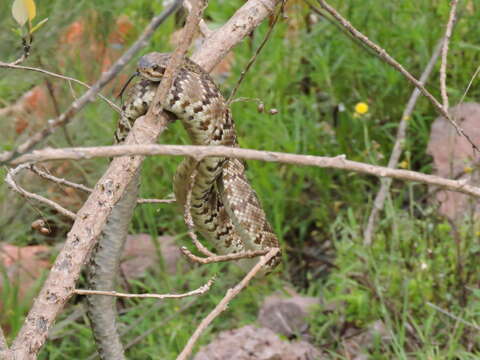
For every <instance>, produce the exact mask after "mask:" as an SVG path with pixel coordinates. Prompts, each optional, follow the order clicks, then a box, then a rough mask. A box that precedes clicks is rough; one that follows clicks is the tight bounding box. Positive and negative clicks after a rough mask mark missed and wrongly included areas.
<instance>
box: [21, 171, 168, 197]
mask: <svg viewBox="0 0 480 360" xmlns="http://www.w3.org/2000/svg"><path fill="white" fill-rule="evenodd" d="M29 169H30V170H31V171H32V172H34V173H35V174H37V175H38V176H40V177H42V178H44V179H45V180H49V181H51V182H54V183H56V184H59V185H65V186H68V187H71V188H73V189H76V190H80V191H83V192H86V193H91V192H92V191H93V189H92V188H89V187H88V186H85V185H82V184H78V183H75V182H73V181H69V180H66V179H63V178H59V177H56V176H54V175H52V174H49V173H47V172H45V171H43V170H40V169H39V168H38V167H36V166H34V165H33V164H31V165H30V167H29ZM174 202H175V199H143V198H140V199H138V200H137V203H138V204H172V203H174Z"/></svg>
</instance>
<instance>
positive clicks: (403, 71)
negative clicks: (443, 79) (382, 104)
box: [312, 0, 480, 151]
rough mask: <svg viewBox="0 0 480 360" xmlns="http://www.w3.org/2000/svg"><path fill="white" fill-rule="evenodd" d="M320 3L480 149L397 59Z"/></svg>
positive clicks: (330, 8)
mask: <svg viewBox="0 0 480 360" xmlns="http://www.w3.org/2000/svg"><path fill="white" fill-rule="evenodd" d="M317 1H318V2H319V3H320V6H321V7H323V8H324V9H325V10H326V11H327V12H328V13H329V14H330V15H332V16H333V17H334V18H335V19H336V20H337V21H338V22H339V23H340V24H341V25H342V26H343V27H344V28H345V29H347V30H348V32H349V33H350V34H351V35H352V36H353V37H354V38H356V39H358V40H360V41H361V42H363V43H364V44H365V45H366V46H368V47H369V48H370V49H372V50H373V51H374V53H375V54H376V55H377V56H378V57H379V58H380V59H382V60H383V61H384V62H386V63H387V64H389V65H390V66H392V67H393V68H394V69H396V70H397V71H399V72H400V73H401V74H402V75H403V76H404V77H405V78H406V79H407V80H408V81H409V82H411V83H412V84H413V85H415V86H416V87H417V88H418V89H419V90H420V91H421V93H422V94H423V95H424V96H425V97H426V98H427V99H428V100H429V101H430V102H431V103H432V105H433V106H434V107H435V109H436V110H437V111H438V112H439V113H440V114H441V115H442V116H444V117H445V118H446V119H447V120H448V121H449V122H450V123H451V124H452V125H453V127H454V128H455V130H456V131H457V132H458V133H459V134H460V135H462V136H464V137H465V139H467V141H468V142H469V143H470V145H472V147H473V148H474V149H475V150H477V151H480V149H479V148H478V147H477V145H475V144H474V143H473V141H472V140H471V139H470V137H469V136H468V135H467V134H466V133H465V131H464V130H463V129H462V128H461V127H460V126H459V125H458V124H457V123H456V122H455V120H454V119H452V117H451V116H450V114H449V113H448V112H447V111H445V109H444V108H443V106H442V104H440V102H439V101H438V100H437V99H436V98H435V97H434V96H433V95H432V94H431V93H430V92H429V91H428V90H427V89H426V88H425V87H424V86H423V85H422V84H421V83H420V81H418V80H417V79H416V78H415V77H414V76H413V75H412V74H410V73H409V72H408V71H407V70H406V69H405V68H404V67H403V66H402V65H401V64H400V63H399V62H398V61H396V60H395V59H394V58H393V57H392V56H390V55H389V54H388V53H387V51H386V50H385V49H383V48H381V47H380V46H378V45H377V44H375V43H374V42H372V41H371V40H370V39H369V38H368V37H367V36H365V35H364V34H362V33H361V32H360V31H358V30H357V29H356V28H355V27H354V26H353V25H352V24H351V23H350V22H349V21H348V20H347V19H345V18H344V17H343V16H342V15H340V14H339V13H338V12H337V10H335V9H334V8H333V7H331V6H330V5H329V4H328V3H327V2H326V1H325V0H317ZM312 9H313V10H314V11H316V12H318V13H320V14H321V12H320V11H319V10H318V9H316V8H315V7H313V6H312Z"/></svg>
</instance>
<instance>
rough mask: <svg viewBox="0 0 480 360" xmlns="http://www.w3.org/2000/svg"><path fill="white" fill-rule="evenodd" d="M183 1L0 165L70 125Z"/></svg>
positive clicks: (0, 159)
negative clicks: (86, 89)
mask: <svg viewBox="0 0 480 360" xmlns="http://www.w3.org/2000/svg"><path fill="white" fill-rule="evenodd" d="M181 2H182V0H176V1H175V2H174V3H173V5H172V6H170V7H169V8H168V9H166V10H165V11H164V12H163V13H161V14H160V15H158V16H155V17H154V18H153V19H152V21H151V22H150V24H148V26H147V27H146V28H145V30H144V31H143V33H142V34H141V35H140V36H139V38H138V39H137V41H135V43H134V44H133V45H132V46H131V47H130V48H129V49H128V50H127V51H126V52H125V53H124V54H123V55H122V56H120V58H118V60H117V61H116V62H115V63H114V64H113V65H112V66H111V67H110V69H108V70H107V71H106V72H104V73H103V74H102V75H101V77H100V79H99V80H98V81H97V82H96V83H95V84H94V85H92V87H91V88H90V89H89V90H88V91H87V92H86V93H84V94H83V95H82V96H81V97H80V98H79V99H77V100H75V101H74V102H73V103H72V104H71V105H70V107H69V108H68V109H67V110H66V111H65V112H64V113H62V114H61V115H60V116H59V117H57V118H56V119H55V120H49V121H48V124H47V126H46V127H45V128H43V129H42V130H41V131H39V132H38V133H36V134H34V135H32V136H31V137H30V138H29V139H28V140H27V141H25V142H24V143H23V144H21V145H19V146H17V147H16V148H15V149H14V150H12V151H7V152H4V153H1V154H0V164H3V163H6V162H8V161H9V160H12V159H14V158H16V157H18V156H19V155H21V154H24V153H26V152H28V151H30V150H31V149H32V148H33V147H34V146H35V145H37V144H38V143H40V142H42V141H43V140H44V139H45V138H46V137H47V136H50V135H51V134H53V133H54V132H55V130H56V129H57V128H59V127H60V126H64V125H66V124H68V123H69V122H70V121H71V120H72V118H73V117H74V115H75V114H77V113H78V112H79V111H80V110H81V109H82V108H83V107H85V105H87V104H88V103H90V102H91V101H93V100H94V98H95V96H96V95H97V94H98V93H99V91H100V90H101V89H102V88H103V87H104V86H105V85H107V84H108V82H110V80H112V79H113V78H114V77H115V76H116V75H117V74H118V73H119V72H120V70H122V69H123V68H124V67H125V65H127V63H128V62H129V61H130V60H131V59H132V58H133V56H135V54H136V53H137V52H138V51H140V50H141V49H142V48H144V47H145V46H146V45H147V41H148V39H150V37H151V36H152V35H153V33H154V31H155V30H156V29H157V27H158V26H160V24H162V23H163V22H164V21H165V19H167V18H168V17H169V16H170V14H172V13H173V12H174V11H175V10H176V9H177V8H178V7H179V6H180V5H181Z"/></svg>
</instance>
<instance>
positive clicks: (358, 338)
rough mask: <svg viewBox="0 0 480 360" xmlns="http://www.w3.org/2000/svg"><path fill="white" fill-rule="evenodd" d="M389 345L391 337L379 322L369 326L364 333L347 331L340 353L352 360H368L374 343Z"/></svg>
mask: <svg viewBox="0 0 480 360" xmlns="http://www.w3.org/2000/svg"><path fill="white" fill-rule="evenodd" d="M375 339H378V340H377V343H378V342H379V343H382V344H389V343H390V342H391V340H392V336H391V334H390V332H389V331H388V329H387V328H386V326H385V324H384V323H383V322H382V321H381V320H377V321H374V322H373V323H371V324H369V325H368V326H367V328H366V330H365V331H362V332H360V333H358V330H357V329H353V328H352V329H348V330H347V332H346V333H345V334H344V336H343V340H342V353H343V354H344V355H345V357H346V358H348V359H352V360H368V359H369V358H370V356H369V350H370V348H371V347H372V346H373V345H374V344H375V343H376V341H375Z"/></svg>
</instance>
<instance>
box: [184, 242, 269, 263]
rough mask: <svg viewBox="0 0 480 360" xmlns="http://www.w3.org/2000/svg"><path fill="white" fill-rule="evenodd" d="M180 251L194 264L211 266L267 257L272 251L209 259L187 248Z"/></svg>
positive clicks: (209, 257) (219, 256) (216, 256)
mask: <svg viewBox="0 0 480 360" xmlns="http://www.w3.org/2000/svg"><path fill="white" fill-rule="evenodd" d="M180 251H181V252H182V253H183V255H185V256H186V257H188V258H189V259H190V260H192V261H194V262H198V263H200V264H211V263H217V262H226V261H234V260H241V259H252V258H256V257H259V256H262V255H266V254H267V253H268V252H269V251H270V249H265V250H255V251H245V252H240V253H234V254H227V255H215V254H212V255H209V256H208V257H205V258H202V257H200V256H196V255H194V254H193V253H192V252H191V251H190V250H188V249H187V248H186V247H185V246H182V247H181V248H180Z"/></svg>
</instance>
